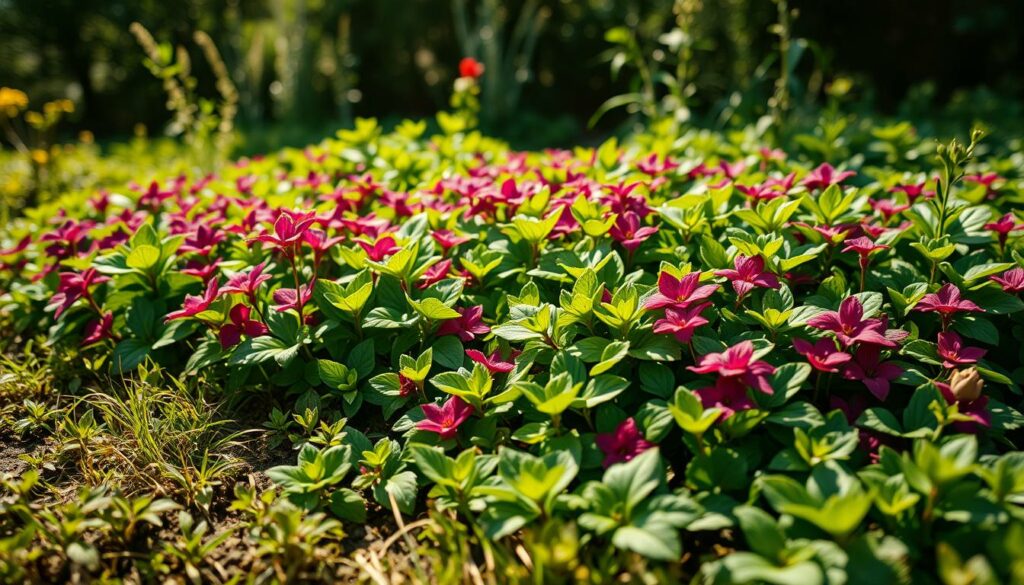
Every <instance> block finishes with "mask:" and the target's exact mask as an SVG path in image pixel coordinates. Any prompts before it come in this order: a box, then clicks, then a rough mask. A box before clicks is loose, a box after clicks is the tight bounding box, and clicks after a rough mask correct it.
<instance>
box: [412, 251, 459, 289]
mask: <svg viewBox="0 0 1024 585" xmlns="http://www.w3.org/2000/svg"><path fill="white" fill-rule="evenodd" d="M451 269H452V261H451V259H450V258H445V259H444V260H441V261H440V262H437V263H436V264H432V265H431V266H430V267H429V268H427V269H426V270H425V271H423V276H421V277H420V282H419V283H418V284H417V285H416V288H420V289H426V288H430V287H431V286H433V285H435V284H437V283H439V282H441V281H442V280H444V279H445V278H448V273H449V272H451Z"/></svg>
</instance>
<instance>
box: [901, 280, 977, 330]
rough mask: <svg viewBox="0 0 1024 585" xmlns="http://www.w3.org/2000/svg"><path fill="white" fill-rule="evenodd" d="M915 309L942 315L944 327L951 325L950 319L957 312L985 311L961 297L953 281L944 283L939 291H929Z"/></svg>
mask: <svg viewBox="0 0 1024 585" xmlns="http://www.w3.org/2000/svg"><path fill="white" fill-rule="evenodd" d="M914 310H915V311H921V312H922V313H938V314H939V316H940V317H942V328H943V329H945V328H946V326H948V325H949V321H950V319H952V318H953V316H954V315H956V314H957V313H984V312H985V309H982V308H981V307H979V306H978V305H976V304H974V303H973V302H971V301H967V300H963V299H961V298H960V289H959V288H957V286H956V285H955V284H953V283H952V282H947V283H946V284H944V285H942V288H940V289H939V290H938V292H934V293H929V294H926V295H924V297H923V298H922V299H921V300H920V301H918V303H917V304H916V305H914Z"/></svg>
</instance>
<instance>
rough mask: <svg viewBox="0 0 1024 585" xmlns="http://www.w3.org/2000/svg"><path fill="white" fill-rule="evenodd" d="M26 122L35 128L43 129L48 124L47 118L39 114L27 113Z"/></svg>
mask: <svg viewBox="0 0 1024 585" xmlns="http://www.w3.org/2000/svg"><path fill="white" fill-rule="evenodd" d="M25 121H26V122H28V123H29V125H30V126H32V127H33V128H42V127H43V126H44V125H45V124H46V118H44V117H43V115H42V114H40V113H39V112H27V113H26V114H25Z"/></svg>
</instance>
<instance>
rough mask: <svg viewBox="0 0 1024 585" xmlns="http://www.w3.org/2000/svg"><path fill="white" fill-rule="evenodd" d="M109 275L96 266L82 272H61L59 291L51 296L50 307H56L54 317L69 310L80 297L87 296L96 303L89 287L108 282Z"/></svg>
mask: <svg viewBox="0 0 1024 585" xmlns="http://www.w3.org/2000/svg"><path fill="white" fill-rule="evenodd" d="M108 280H110V278H109V277H106V276H102V275H100V274H99V273H98V272H96V269H95V268H87V269H85V270H83V271H82V273H81V274H79V273H77V272H61V273H60V283H59V284H58V285H57V292H56V293H55V294H54V295H53V297H51V298H50V303H49V306H50V307H56V308H57V309H56V311H54V313H53V317H54V319H57V318H60V316H61V313H63V312H64V311H66V310H68V309H69V308H70V307H71V305H73V304H75V302H76V301H78V299H81V298H83V297H84V298H85V299H86V300H88V301H89V302H90V303H91V304H95V303H94V302H93V300H92V296H91V295H90V293H89V287H91V286H93V285H96V284H100V283H102V282H107V281H108Z"/></svg>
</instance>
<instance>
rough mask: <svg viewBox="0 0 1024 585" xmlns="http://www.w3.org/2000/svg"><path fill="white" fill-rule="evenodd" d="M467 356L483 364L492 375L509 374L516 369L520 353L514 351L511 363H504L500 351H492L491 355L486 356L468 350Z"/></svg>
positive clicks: (474, 350)
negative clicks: (517, 357)
mask: <svg viewBox="0 0 1024 585" xmlns="http://www.w3.org/2000/svg"><path fill="white" fill-rule="evenodd" d="M466 355H467V356H469V359H471V360H473V361H474V362H476V363H478V364H482V365H483V366H484V367H485V368H487V371H488V372H490V373H492V374H507V373H509V372H511V371H512V370H514V369H515V368H516V363H515V357H516V356H517V355H519V352H518V351H513V352H512V355H510V356H509V358H508V359H509V360H510V361H504V360H503V359H502V358H501V352H499V351H498V350H494V351H492V352H491V355H489V356H488V355H484V352H482V351H479V350H476V349H467V350H466Z"/></svg>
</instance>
